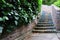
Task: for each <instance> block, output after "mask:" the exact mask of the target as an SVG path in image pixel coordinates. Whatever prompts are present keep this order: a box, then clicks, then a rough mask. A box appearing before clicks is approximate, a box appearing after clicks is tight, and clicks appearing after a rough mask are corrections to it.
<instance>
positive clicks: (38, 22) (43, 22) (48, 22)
mask: <svg viewBox="0 0 60 40" xmlns="http://www.w3.org/2000/svg"><path fill="white" fill-rule="evenodd" d="M38 24H53V22H38Z"/></svg>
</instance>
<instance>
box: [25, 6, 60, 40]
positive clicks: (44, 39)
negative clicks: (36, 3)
mask: <svg viewBox="0 0 60 40" xmlns="http://www.w3.org/2000/svg"><path fill="white" fill-rule="evenodd" d="M50 7H51V6H50ZM50 7H49V6H46V5H42V10H43V11H45V12H46V13H51V8H50ZM25 40H60V33H32V35H31V37H29V38H27V39H25Z"/></svg>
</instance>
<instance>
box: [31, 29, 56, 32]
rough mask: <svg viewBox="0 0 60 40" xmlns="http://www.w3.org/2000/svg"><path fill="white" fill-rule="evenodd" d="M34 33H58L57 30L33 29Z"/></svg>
mask: <svg viewBox="0 0 60 40" xmlns="http://www.w3.org/2000/svg"><path fill="white" fill-rule="evenodd" d="M32 32H33V33H56V30H50V29H49V30H33V31H32Z"/></svg>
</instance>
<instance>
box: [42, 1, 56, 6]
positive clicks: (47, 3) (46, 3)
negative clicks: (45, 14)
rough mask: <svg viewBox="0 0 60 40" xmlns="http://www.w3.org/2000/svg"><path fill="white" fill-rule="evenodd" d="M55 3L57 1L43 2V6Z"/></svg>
mask: <svg viewBox="0 0 60 40" xmlns="http://www.w3.org/2000/svg"><path fill="white" fill-rule="evenodd" d="M55 1H57V0H43V4H45V5H51V4H53V3H54V2H55Z"/></svg>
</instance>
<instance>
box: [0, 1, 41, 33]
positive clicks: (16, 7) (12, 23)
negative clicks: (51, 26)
mask: <svg viewBox="0 0 60 40" xmlns="http://www.w3.org/2000/svg"><path fill="white" fill-rule="evenodd" d="M41 4H42V0H0V27H3V32H2V34H4V33H10V32H12V31H13V30H14V29H15V28H17V27H18V26H21V25H27V24H28V23H30V22H31V21H32V20H33V19H34V18H35V17H36V16H37V15H38V12H39V11H40V8H41Z"/></svg>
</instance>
